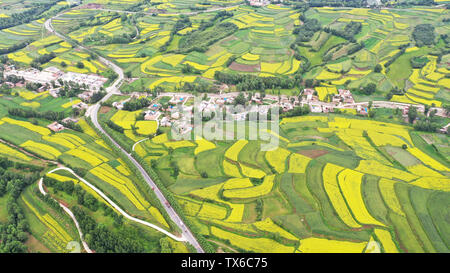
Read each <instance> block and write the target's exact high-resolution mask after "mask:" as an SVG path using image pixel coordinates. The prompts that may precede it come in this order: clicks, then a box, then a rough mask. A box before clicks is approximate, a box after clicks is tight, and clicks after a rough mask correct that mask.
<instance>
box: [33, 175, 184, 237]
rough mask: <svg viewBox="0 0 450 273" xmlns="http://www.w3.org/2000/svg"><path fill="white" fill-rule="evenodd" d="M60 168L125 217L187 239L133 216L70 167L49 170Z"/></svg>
mask: <svg viewBox="0 0 450 273" xmlns="http://www.w3.org/2000/svg"><path fill="white" fill-rule="evenodd" d="M58 170H64V171H68V172H70V173H71V174H72V175H74V176H75V177H76V178H77V179H78V180H80V181H81V182H82V183H84V184H85V185H86V186H88V187H89V188H91V189H92V190H94V191H95V192H96V193H97V194H98V195H100V196H101V197H102V198H103V199H105V201H106V202H108V203H109V204H110V205H111V206H112V207H113V208H114V209H116V210H117V211H118V212H119V213H120V214H122V215H123V216H124V217H125V218H127V219H129V220H131V221H133V222H136V223H139V224H142V225H145V226H148V227H150V228H153V229H156V230H157V231H159V232H161V233H164V234H165V235H167V236H169V237H170V238H172V239H174V240H176V241H179V242H185V241H186V239H185V238H183V237H181V238H180V237H177V236H175V235H173V234H172V233H170V232H168V231H167V230H165V229H163V228H160V227H158V226H157V225H154V224H152V223H149V222H146V221H143V220H141V219H138V218H136V217H133V216H131V215H129V214H128V213H127V212H125V211H124V210H123V209H122V208H121V207H120V206H119V205H117V204H116V203H114V202H113V201H112V200H111V199H109V197H108V196H106V195H105V194H104V193H103V192H102V191H101V190H99V189H98V188H97V187H95V186H94V185H92V184H91V183H89V182H88V181H86V180H85V179H83V178H82V177H80V176H79V175H77V174H76V173H75V172H74V171H73V170H72V169H69V168H67V167H58V168H56V169H53V170H51V171H49V172H48V173H53V172H56V171H58ZM40 188H41V187H40Z"/></svg>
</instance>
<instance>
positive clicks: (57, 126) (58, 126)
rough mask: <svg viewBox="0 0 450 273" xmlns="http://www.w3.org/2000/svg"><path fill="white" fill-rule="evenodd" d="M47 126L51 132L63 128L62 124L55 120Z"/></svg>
mask: <svg viewBox="0 0 450 273" xmlns="http://www.w3.org/2000/svg"><path fill="white" fill-rule="evenodd" d="M47 128H48V129H50V130H52V131H53V132H60V131H62V130H64V129H65V128H64V126H63V125H61V124H59V123H58V122H56V121H55V122H53V123H52V124H49V125H47Z"/></svg>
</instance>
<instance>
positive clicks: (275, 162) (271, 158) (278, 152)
mask: <svg viewBox="0 0 450 273" xmlns="http://www.w3.org/2000/svg"><path fill="white" fill-rule="evenodd" d="M290 154H291V152H289V151H288V150H286V149H284V148H280V147H278V148H276V149H274V150H272V151H267V152H266V153H265V158H266V160H267V162H268V163H269V164H270V165H271V166H272V167H273V168H274V169H275V170H276V171H277V172H278V173H283V172H284V171H285V169H286V159H287V158H288V156H289V155H290Z"/></svg>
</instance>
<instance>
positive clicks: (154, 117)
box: [144, 110, 161, 120]
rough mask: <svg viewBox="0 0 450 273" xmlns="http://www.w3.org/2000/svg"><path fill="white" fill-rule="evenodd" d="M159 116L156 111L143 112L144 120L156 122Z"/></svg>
mask: <svg viewBox="0 0 450 273" xmlns="http://www.w3.org/2000/svg"><path fill="white" fill-rule="evenodd" d="M160 115H161V113H160V112H158V111H153V110H148V111H145V115H144V120H157V119H158V117H159V116H160Z"/></svg>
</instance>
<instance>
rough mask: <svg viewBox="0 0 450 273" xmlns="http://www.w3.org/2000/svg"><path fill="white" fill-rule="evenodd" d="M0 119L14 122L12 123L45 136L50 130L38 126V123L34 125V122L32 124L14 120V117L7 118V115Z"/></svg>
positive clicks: (10, 122)
mask: <svg viewBox="0 0 450 273" xmlns="http://www.w3.org/2000/svg"><path fill="white" fill-rule="evenodd" d="M2 121H4V122H7V123H9V124H14V125H18V126H21V127H24V128H26V129H28V130H30V131H33V132H36V133H38V134H40V135H43V136H47V135H49V134H50V130H49V129H47V128H44V127H41V126H38V125H34V124H32V123H31V122H28V121H22V120H15V119H11V118H8V117H4V118H2Z"/></svg>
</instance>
